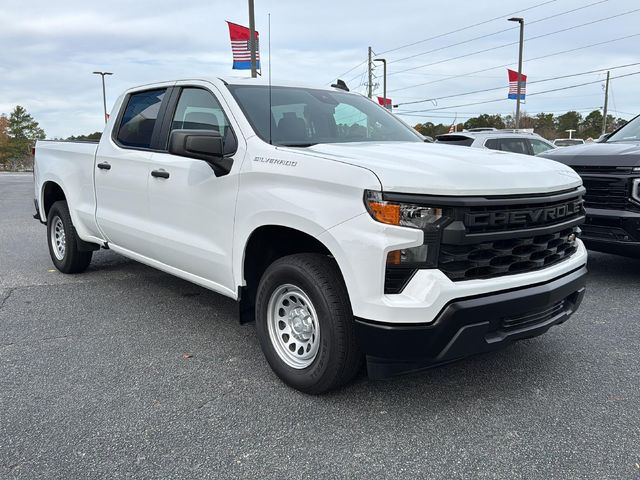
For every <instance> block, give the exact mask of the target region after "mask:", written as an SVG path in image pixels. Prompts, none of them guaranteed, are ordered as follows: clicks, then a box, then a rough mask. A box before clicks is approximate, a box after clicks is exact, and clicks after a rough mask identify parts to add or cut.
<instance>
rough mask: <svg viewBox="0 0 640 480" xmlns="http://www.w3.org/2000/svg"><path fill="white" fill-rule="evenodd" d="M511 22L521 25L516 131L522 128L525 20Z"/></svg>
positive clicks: (511, 19)
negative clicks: (521, 97) (521, 90)
mask: <svg viewBox="0 0 640 480" xmlns="http://www.w3.org/2000/svg"><path fill="white" fill-rule="evenodd" d="M509 21H510V22H518V23H519V24H520V52H519V54H518V83H517V84H516V85H517V91H516V129H518V128H520V89H521V88H522V87H521V85H522V50H523V47H524V18H521V17H513V18H510V19H509Z"/></svg>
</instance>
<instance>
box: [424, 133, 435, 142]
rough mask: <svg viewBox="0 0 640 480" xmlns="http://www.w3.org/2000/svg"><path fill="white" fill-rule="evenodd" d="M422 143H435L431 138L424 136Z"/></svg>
mask: <svg viewBox="0 0 640 480" xmlns="http://www.w3.org/2000/svg"><path fill="white" fill-rule="evenodd" d="M424 142H425V143H433V142H435V140H434V139H433V137H430V136H429V135H425V136H424Z"/></svg>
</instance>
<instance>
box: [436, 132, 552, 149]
mask: <svg viewBox="0 0 640 480" xmlns="http://www.w3.org/2000/svg"><path fill="white" fill-rule="evenodd" d="M436 143H446V144H447V145H462V146H465V147H474V148H488V149H490V150H501V151H503V152H512V153H522V154H524V155H539V154H540V153H543V152H546V151H547V150H553V149H554V148H556V147H555V146H554V145H553V144H552V143H551V142H549V141H548V140H545V139H544V138H542V137H541V136H540V135H538V134H536V133H533V132H527V131H524V130H515V129H507V130H498V129H496V128H472V129H470V130H464V131H462V132H456V133H445V134H443V135H438V136H437V137H436Z"/></svg>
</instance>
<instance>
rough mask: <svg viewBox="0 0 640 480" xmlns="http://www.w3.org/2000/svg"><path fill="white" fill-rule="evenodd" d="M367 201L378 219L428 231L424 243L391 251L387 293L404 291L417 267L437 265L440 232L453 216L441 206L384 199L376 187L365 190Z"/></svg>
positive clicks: (368, 208) (373, 215)
mask: <svg viewBox="0 0 640 480" xmlns="http://www.w3.org/2000/svg"><path fill="white" fill-rule="evenodd" d="M364 201H365V205H366V207H367V211H368V212H369V214H370V215H371V217H372V218H373V219H374V220H376V221H378V222H381V223H386V224H388V225H397V226H401V227H409V228H417V229H420V230H422V231H423V232H424V242H423V244H422V245H418V246H417V247H410V248H403V249H400V250H392V251H390V252H389V253H388V254H387V268H386V275H385V288H384V290H385V293H400V292H401V291H402V289H403V288H404V286H405V285H406V284H407V282H408V281H409V280H410V279H411V277H412V276H413V274H414V273H415V271H416V270H418V269H420V268H435V267H436V266H437V264H438V251H439V248H440V232H441V229H442V227H443V226H444V225H445V224H446V223H448V222H449V217H447V215H446V212H444V211H443V209H442V208H440V207H431V206H428V205H418V204H414V203H403V202H389V201H385V200H384V199H383V198H382V193H381V192H376V191H372V190H366V191H365V196H364Z"/></svg>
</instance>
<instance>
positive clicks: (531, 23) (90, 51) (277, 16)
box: [0, 0, 640, 138]
mask: <svg viewBox="0 0 640 480" xmlns="http://www.w3.org/2000/svg"><path fill="white" fill-rule="evenodd" d="M255 4H256V26H257V29H258V30H259V31H260V35H261V50H262V51H261V55H262V58H263V63H264V66H265V67H266V59H267V14H268V13H271V48H272V67H273V77H274V78H276V79H286V80H287V81H296V80H300V81H303V82H304V83H305V84H309V83H311V84H318V85H327V84H328V82H330V81H331V80H332V79H333V78H334V77H336V76H337V75H341V76H342V78H344V79H345V80H346V81H347V83H348V85H349V86H350V87H352V88H353V89H356V90H358V91H360V92H364V91H365V86H364V83H365V81H366V77H365V75H364V73H365V67H366V65H365V64H362V65H360V66H358V65H359V64H360V63H362V62H363V61H364V60H365V59H366V55H367V47H368V46H369V45H370V46H372V47H373V49H374V51H375V52H376V53H377V54H379V55H381V56H384V57H385V58H386V59H387V60H388V62H389V64H388V71H389V76H388V91H389V94H388V96H389V97H390V98H391V99H392V100H393V102H394V103H400V104H402V103H405V102H410V101H414V100H424V99H438V100H432V101H428V102H423V103H416V104H413V105H401V106H400V107H399V108H398V109H397V111H398V112H405V113H406V114H407V115H406V116H405V117H404V118H405V119H406V120H408V121H410V122H411V123H412V124H413V123H417V122H423V121H433V122H434V123H440V122H443V123H451V122H452V121H453V120H454V118H456V117H457V120H458V121H464V120H465V119H466V118H468V117H470V116H474V115H477V114H478V113H485V112H486V113H501V114H507V113H510V112H512V111H513V110H514V108H515V107H514V102H513V101H509V100H506V95H507V72H506V67H505V66H504V65H506V64H512V67H513V68H514V69H515V68H517V55H518V50H517V48H518V47H517V44H513V45H508V46H503V45H506V44H510V43H514V42H517V40H518V27H517V24H515V23H511V22H507V20H506V19H507V18H508V17H509V16H512V15H516V16H522V17H524V18H525V20H526V27H525V51H524V58H525V64H524V68H523V72H524V73H525V74H527V75H528V77H529V79H528V80H529V82H534V81H539V80H544V79H548V78H552V77H559V76H563V75H572V74H576V73H582V72H587V71H592V70H597V69H606V68H609V67H615V66H620V65H626V64H632V63H639V64H638V65H634V66H629V67H625V68H619V69H615V70H612V71H611V76H612V77H616V76H620V75H627V74H630V73H635V72H640V55H638V50H639V49H638V45H639V42H640V26H638V25H640V2H638V1H637V0H555V1H549V0H523V1H521V2H505V1H504V0H501V1H499V0H484V1H482V2H478V1H469V0H458V2H446V1H428V2H425V1H424V0H401V1H395V2H391V1H388V0H386V1H376V0H370V1H366V2H365V1H351V2H347V1H344V0H343V1H333V0H324V1H315V2H311V1H302V0H298V1H290V0H278V1H275V0H272V1H267V0H255ZM525 9H526V11H524V10H525ZM575 9H578V10H576V11H573V12H570V13H564V12H568V11H570V10H575ZM636 9H638V11H633V10H636ZM627 12H631V13H627ZM614 15H619V16H617V17H616V18H611V19H608V20H604V21H599V22H598V20H601V19H606V18H607V17H611V16H614ZM496 17H498V18H496ZM492 19H494V20H492ZM225 20H230V21H233V22H236V23H240V24H248V14H247V2H246V1H244V0H235V1H221V0H220V1H217V0H208V1H205V0H181V1H180V2H175V1H171V2H169V1H164V0H136V1H124V0H108V1H100V2H98V1H87V0H82V1H80V0H59V1H56V2H54V1H51V0H0V46H1V48H0V113H2V112H4V113H9V112H10V111H11V110H12V109H13V107H14V106H15V105H23V106H24V107H26V108H27V110H28V111H29V112H30V113H32V114H33V116H34V117H35V118H36V119H37V120H38V121H39V122H40V124H41V126H42V127H43V128H44V129H45V131H46V133H47V136H48V137H49V138H52V137H67V136H69V135H77V134H83V133H90V132H94V131H96V130H101V129H102V123H101V122H102V97H101V95H102V93H101V84H100V80H99V77H97V76H94V75H91V72H92V71H94V70H108V71H111V72H114V74H115V75H114V76H113V77H110V78H108V79H107V105H108V109H109V110H110V109H111V106H112V105H113V102H114V101H115V100H116V98H117V97H118V95H119V94H120V93H121V91H122V90H124V89H125V88H128V87H131V86H135V85H138V84H144V83H149V82H152V81H156V80H169V79H178V78H194V77H203V76H229V75H241V76H245V75H247V76H248V73H247V72H244V71H233V70H231V48H230V45H229V34H228V29H227V25H226V23H225ZM538 20H539V21H538ZM590 22H596V23H591V24H589V25H584V26H579V25H582V24H586V23H590ZM478 23H482V24H481V25H477V26H474V27H471V28H465V27H469V26H471V25H473V24H478ZM572 27H577V28H572ZM563 29H568V30H567V31H564V32H560V33H555V34H553V32H557V31H559V30H563ZM456 30H457V31H456ZM449 32H452V33H449ZM496 32H498V33H496ZM545 34H551V35H546V36H543V37H541V38H534V37H538V36H541V35H545ZM631 35H637V36H635V37H630V38H623V37H629V36H631ZM433 37H436V38H433ZM478 37H483V38H478ZM617 39H620V40H617ZM612 40H617V41H613V42H611V41H612ZM604 42H608V43H604ZM411 43H415V44H414V45H412V46H407V47H404V48H398V47H402V46H403V45H407V44H411ZM596 43H603V44H602V45H598V46H591V47H588V48H581V47H585V46H588V45H593V44H596ZM454 44H458V45H454ZM452 45H453V46H452ZM501 46H503V47H501ZM496 47H501V48H496ZM574 49H579V50H574ZM483 50H484V52H482V53H475V52H479V51H483ZM567 50H574V51H573V52H568V53H559V52H565V51H567ZM425 52H426V53H425ZM557 53H559V54H557ZM555 54H557V55H555ZM549 55H551V56H549ZM543 56H546V58H542V59H536V58H537V57H543ZM406 57H413V58H406ZM454 57H462V58H454ZM356 66H358V67H357V68H355V69H353V67H356ZM415 67H418V68H415ZM492 67H498V68H492ZM352 69H353V70H352ZM407 69H410V70H408V71H404V72H401V70H407ZM479 70H485V71H482V72H479V73H472V72H478V71H479ZM265 71H266V69H265ZM347 71H348V72H347ZM345 72H346V73H345ZM375 73H376V76H377V77H378V79H377V80H376V83H378V84H379V85H378V86H377V87H376V91H377V92H379V93H380V94H381V92H382V85H381V84H382V68H381V67H379V68H377V69H376V72H375ZM604 77H605V74H604V72H596V73H591V74H586V75H581V76H575V77H570V78H564V79H558V80H553V81H545V82H540V83H537V84H534V83H531V84H530V85H529V86H528V91H527V93H528V94H534V93H536V92H543V91H546V90H552V89H557V88H562V87H566V86H571V85H575V84H580V83H587V82H596V83H593V84H590V85H585V86H582V87H579V88H573V89H568V90H562V91H556V92H549V93H542V94H540V95H532V96H530V97H528V99H527V102H526V105H525V106H524V107H523V108H524V110H525V111H527V112H529V113H532V114H535V113H538V112H543V111H544V112H557V113H563V112H565V111H567V110H578V111H581V112H584V113H587V112H589V111H591V110H593V109H596V108H601V107H602V105H603V83H604ZM639 80H640V75H637V76H633V75H632V76H629V77H626V78H619V79H615V78H614V79H613V80H612V82H611V85H612V89H611V91H612V96H611V97H610V98H611V101H610V111H612V112H611V113H613V114H615V115H617V116H621V117H624V118H630V117H631V116H633V115H635V114H636V113H640V95H638V93H637V88H635V87H636V85H637V84H638V81H639ZM418 84H423V85H420V86H416V85H418ZM424 84H426V85H424ZM496 87H498V88H499V89H498V90H494V91H488V92H482V93H475V94H471V95H464V96H459V94H462V93H468V92H473V91H477V90H484V89H491V88H496ZM449 96H451V97H450V98H441V97H449ZM496 99H504V100H500V101H494V102H491V103H486V104H477V105H467V104H471V103H477V102H483V101H487V100H496ZM425 110H427V111H425Z"/></svg>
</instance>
